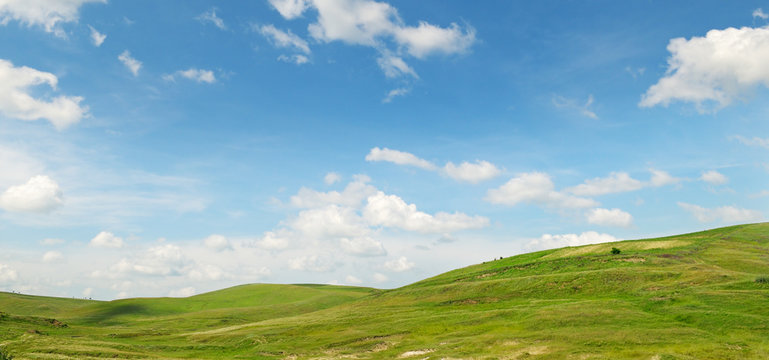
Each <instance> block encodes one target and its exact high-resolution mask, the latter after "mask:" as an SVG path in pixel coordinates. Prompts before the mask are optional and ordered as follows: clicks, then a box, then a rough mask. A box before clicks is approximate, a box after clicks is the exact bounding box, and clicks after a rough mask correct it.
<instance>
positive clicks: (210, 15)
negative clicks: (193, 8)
mask: <svg viewBox="0 0 769 360" xmlns="http://www.w3.org/2000/svg"><path fill="white" fill-rule="evenodd" d="M195 19H197V20H198V21H200V22H202V23H206V22H210V23H212V24H214V25H215V26H216V27H218V28H219V29H221V30H227V26H226V25H224V20H222V18H220V17H218V16H216V8H211V9H209V10H208V11H206V12H204V13H202V14H200V15H199V16H198V17H196V18H195Z"/></svg>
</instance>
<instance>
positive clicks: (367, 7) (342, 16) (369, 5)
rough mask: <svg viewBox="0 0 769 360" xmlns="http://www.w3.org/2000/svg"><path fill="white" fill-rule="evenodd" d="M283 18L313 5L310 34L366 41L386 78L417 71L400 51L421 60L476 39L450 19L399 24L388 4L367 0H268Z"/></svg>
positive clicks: (462, 48) (472, 32)
mask: <svg viewBox="0 0 769 360" xmlns="http://www.w3.org/2000/svg"><path fill="white" fill-rule="evenodd" d="M270 3H271V4H272V6H273V7H274V8H275V9H276V10H278V12H280V14H281V15H282V16H283V17H284V18H286V19H293V18H296V17H298V16H300V15H301V14H302V13H303V12H304V11H305V10H306V9H308V8H310V7H312V8H314V9H315V10H317V14H318V16H317V19H316V21H315V22H314V23H311V24H310V25H309V26H308V30H309V32H310V36H312V37H313V38H314V39H315V40H317V41H321V42H333V41H341V42H344V43H347V44H351V45H362V46H369V47H372V48H374V49H376V50H377V51H378V52H379V53H380V58H379V60H378V62H379V65H380V67H382V69H383V70H384V72H385V74H386V75H387V76H390V77H396V76H404V75H406V76H413V77H416V72H415V71H414V70H413V69H411V67H409V66H408V65H406V63H405V62H404V61H403V59H402V56H403V55H407V54H408V55H410V56H413V57H415V58H418V59H425V58H426V57H428V56H430V55H433V54H443V55H451V54H461V53H465V52H467V51H468V49H469V48H470V47H471V46H472V45H473V44H474V43H475V29H473V28H472V27H471V26H469V25H466V26H465V27H464V28H463V27H461V26H459V25H457V24H455V23H452V24H450V25H449V26H448V27H440V26H436V25H433V24H429V23H427V22H424V21H420V22H419V25H417V26H407V25H405V24H404V22H403V20H402V19H401V17H400V16H399V15H398V11H397V10H396V9H395V8H394V7H392V6H391V5H390V4H387V3H384V2H376V1H371V0H333V1H332V0H304V1H303V0H270Z"/></svg>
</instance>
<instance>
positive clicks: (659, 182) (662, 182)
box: [649, 169, 681, 187]
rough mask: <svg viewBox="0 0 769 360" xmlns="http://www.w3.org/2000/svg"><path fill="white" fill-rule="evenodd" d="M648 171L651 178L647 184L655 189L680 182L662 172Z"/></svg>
mask: <svg viewBox="0 0 769 360" xmlns="http://www.w3.org/2000/svg"><path fill="white" fill-rule="evenodd" d="M649 171H650V172H651V173H652V178H651V180H649V182H650V183H651V185H652V186H655V187H660V186H666V185H673V184H677V183H679V182H680V181H681V179H679V178H677V177H674V176H672V175H670V174H668V173H667V172H666V171H663V170H657V169H649Z"/></svg>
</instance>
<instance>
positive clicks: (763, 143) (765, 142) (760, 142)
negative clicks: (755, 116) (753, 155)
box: [731, 135, 769, 149]
mask: <svg viewBox="0 0 769 360" xmlns="http://www.w3.org/2000/svg"><path fill="white" fill-rule="evenodd" d="M731 138H732V139H735V140H737V141H739V142H740V143H742V144H743V145H747V146H758V147H762V148H766V149H769V138H767V139H764V138H760V137H757V136H756V137H753V138H752V139H748V138H746V137H743V136H740V135H735V136H732V137H731Z"/></svg>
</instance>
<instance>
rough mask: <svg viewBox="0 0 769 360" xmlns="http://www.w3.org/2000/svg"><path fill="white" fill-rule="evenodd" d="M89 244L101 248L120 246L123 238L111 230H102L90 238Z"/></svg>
mask: <svg viewBox="0 0 769 360" xmlns="http://www.w3.org/2000/svg"><path fill="white" fill-rule="evenodd" d="M89 245H90V246H93V247H101V248H121V247H123V239H122V238H120V237H117V236H115V234H113V233H111V232H108V231H102V232H100V233H99V234H97V235H96V236H94V238H93V239H91V242H90V243H89Z"/></svg>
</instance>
